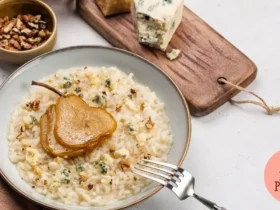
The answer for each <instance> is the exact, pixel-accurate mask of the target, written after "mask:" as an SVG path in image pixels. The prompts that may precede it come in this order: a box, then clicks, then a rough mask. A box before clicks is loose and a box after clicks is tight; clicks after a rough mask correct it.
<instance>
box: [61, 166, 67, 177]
mask: <svg viewBox="0 0 280 210" xmlns="http://www.w3.org/2000/svg"><path fill="white" fill-rule="evenodd" d="M62 174H64V175H65V176H66V177H69V171H68V169H66V168H65V169H63V171H62Z"/></svg>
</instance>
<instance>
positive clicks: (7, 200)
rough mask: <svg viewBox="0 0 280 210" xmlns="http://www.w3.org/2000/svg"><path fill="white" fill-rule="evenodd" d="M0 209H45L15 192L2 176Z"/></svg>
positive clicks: (0, 181)
mask: <svg viewBox="0 0 280 210" xmlns="http://www.w3.org/2000/svg"><path fill="white" fill-rule="evenodd" d="M0 209H1V210H43V209H44V208H43V207H40V206H37V205H36V204H34V203H33V202H31V201H29V200H27V199H25V198H24V197H23V196H20V195H19V194H18V193H17V192H15V191H14V190H13V189H12V188H11V187H10V186H8V184H6V183H5V181H4V180H3V179H2V178H0Z"/></svg>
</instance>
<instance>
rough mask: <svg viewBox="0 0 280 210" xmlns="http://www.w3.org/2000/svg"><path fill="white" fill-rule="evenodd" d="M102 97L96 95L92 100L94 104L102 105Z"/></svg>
mask: <svg viewBox="0 0 280 210" xmlns="http://www.w3.org/2000/svg"><path fill="white" fill-rule="evenodd" d="M100 99H101V98H100V96H99V95H96V96H95V97H94V98H93V99H92V102H95V103H97V104H99V103H100Z"/></svg>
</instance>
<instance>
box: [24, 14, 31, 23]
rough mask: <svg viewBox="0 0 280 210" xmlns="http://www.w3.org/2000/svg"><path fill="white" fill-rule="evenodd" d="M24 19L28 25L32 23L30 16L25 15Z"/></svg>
mask: <svg viewBox="0 0 280 210" xmlns="http://www.w3.org/2000/svg"><path fill="white" fill-rule="evenodd" d="M22 19H23V21H24V22H25V23H28V22H29V21H30V15H23V16H22Z"/></svg>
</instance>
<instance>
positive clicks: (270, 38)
mask: <svg viewBox="0 0 280 210" xmlns="http://www.w3.org/2000/svg"><path fill="white" fill-rule="evenodd" d="M46 2H47V3H48V4H49V5H50V6H51V7H52V8H53V9H54V11H55V12H56V14H57V18H58V33H59V35H58V41H57V44H56V47H55V49H58V48H62V47H67V46H72V45H106V46H109V44H108V42H106V41H105V40H104V39H103V38H102V37H101V36H100V35H98V34H97V33H96V32H95V31H94V30H93V29H92V28H90V27H89V26H88V25H87V24H86V23H85V22H84V21H83V20H82V19H81V18H80V17H79V16H78V15H77V14H76V13H75V12H74V10H73V4H71V0H70V1H69V0H56V1H54V0H47V1H46ZM185 4H186V5H187V6H188V7H189V8H191V9H192V10H193V11H194V12H195V13H197V14H198V15H199V16H200V17H201V18H203V19H204V20H205V21H206V22H207V23H209V24H210V25H211V26H212V27H213V28H215V29H216V30H217V31H218V32H220V33H221V34H222V35H223V36H224V37H226V38H227V39H228V40H230V41H231V42H232V43H233V44H234V45H236V46H237V47H238V48H239V49H240V50H242V51H243V52H244V53H245V54H246V55H248V56H249V57H250V58H251V59H252V60H253V61H254V62H255V63H256V65H257V66H258V69H259V71H258V76H257V79H256V81H255V82H254V83H253V84H252V85H250V86H249V89H250V90H253V91H255V92H257V93H258V94H260V95H261V96H264V98H265V99H266V100H267V102H268V103H269V104H271V105H280V94H279V90H280V82H279V81H280V61H279V58H280V1H279V0H234V1H233V0H211V1H209V0H188V1H185ZM73 31H75V32H76V35H74V33H73ZM16 68H17V67H16V66H12V65H8V64H5V63H0V83H2V82H3V81H4V79H5V78H6V77H7V76H9V74H11V73H12V72H13V71H14V70H15V69H16ZM237 98H238V99H247V98H248V96H247V95H245V94H239V96H238V97H237ZM279 120H280V116H279V114H278V115H275V116H267V115H266V114H265V113H264V112H263V110H261V109H259V108H256V107H254V106H251V105H244V106H235V105H231V104H230V103H227V104H225V105H224V106H223V107H221V108H220V109H218V110H217V111H215V112H214V113H212V114H210V115H208V116H206V117H202V118H193V136H192V143H191V146H190V149H189V152H188V155H187V158H186V160H185V163H184V167H185V168H186V169H187V170H188V171H190V172H191V173H192V174H193V175H194V176H195V177H196V192H197V193H198V194H200V195H203V196H205V197H207V198H209V199H211V200H214V201H216V202H217V203H218V204H220V205H223V206H225V207H226V208H227V209H228V210H237V209H238V210H276V209H279V208H280V202H278V201H276V200H274V199H273V198H272V197H271V196H270V194H269V193H268V192H267V190H266V188H265V185H264V176H263V174H264V168H265V165H266V163H267V161H268V159H269V158H270V157H271V156H272V155H273V154H274V153H275V152H277V151H278V150H280V140H279V136H280V129H279V122H280V121H279ZM142 209H150V210H157V209H160V210H179V209H180V210H181V209H186V210H199V209H205V208H204V207H203V206H202V205H201V204H199V203H197V202H196V201H195V200H194V199H188V200H185V201H179V200H178V199H177V198H176V197H175V196H174V195H173V194H172V193H171V192H169V191H168V190H167V189H164V190H162V191H161V192H159V193H158V194H157V195H155V196H153V197H152V198H150V199H148V200H146V201H144V202H143V203H141V204H139V205H137V206H134V207H131V208H130V210H142Z"/></svg>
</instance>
